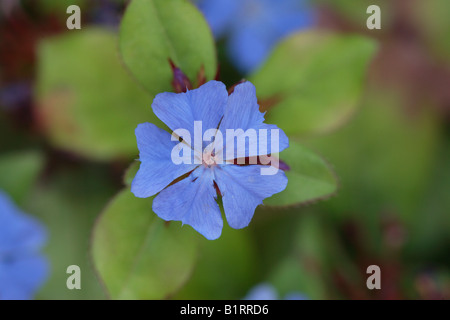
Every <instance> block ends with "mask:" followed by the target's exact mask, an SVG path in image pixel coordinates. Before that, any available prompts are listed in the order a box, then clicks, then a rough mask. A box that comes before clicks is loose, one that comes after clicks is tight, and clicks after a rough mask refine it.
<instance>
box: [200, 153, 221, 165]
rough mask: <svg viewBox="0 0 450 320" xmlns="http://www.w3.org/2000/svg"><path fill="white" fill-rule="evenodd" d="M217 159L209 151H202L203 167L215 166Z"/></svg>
mask: <svg viewBox="0 0 450 320" xmlns="http://www.w3.org/2000/svg"><path fill="white" fill-rule="evenodd" d="M217 160H218V159H217V157H216V156H215V154H214V152H210V151H204V152H203V157H202V162H203V165H204V166H207V167H211V166H215V165H216V164H217Z"/></svg>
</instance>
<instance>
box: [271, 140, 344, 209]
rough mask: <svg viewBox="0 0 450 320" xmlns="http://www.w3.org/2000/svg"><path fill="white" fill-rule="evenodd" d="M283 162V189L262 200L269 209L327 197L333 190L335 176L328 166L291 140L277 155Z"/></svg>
mask: <svg viewBox="0 0 450 320" xmlns="http://www.w3.org/2000/svg"><path fill="white" fill-rule="evenodd" d="M280 159H281V160H282V161H283V162H285V163H287V164H288V165H289V167H290V170H288V171H286V176H287V177H288V185H287V187H286V189H285V190H284V191H282V192H280V193H277V194H275V195H273V196H272V197H270V198H269V199H266V200H265V201H264V203H265V204H266V205H272V206H287V205H294V204H300V203H302V202H308V201H314V200H319V199H321V198H324V197H326V196H330V195H332V194H333V193H335V192H336V190H337V180H336V176H335V174H334V173H333V171H332V170H331V168H330V166H329V165H328V164H327V163H326V162H325V161H324V160H323V159H322V158H321V157H319V156H318V155H316V154H315V153H313V152H311V151H310V150H308V149H306V148H305V147H303V146H301V145H299V144H298V143H296V142H293V141H291V142H290V146H289V148H287V149H286V150H285V151H283V152H282V153H281V154H280Z"/></svg>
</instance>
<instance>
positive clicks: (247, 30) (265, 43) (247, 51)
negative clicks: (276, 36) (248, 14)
mask: <svg viewBox="0 0 450 320" xmlns="http://www.w3.org/2000/svg"><path fill="white" fill-rule="evenodd" d="M267 32H271V30H266V28H265V27H263V24H262V23H261V24H259V23H257V24H253V23H252V24H250V23H248V24H244V25H243V26H239V30H236V31H234V32H233V33H232V34H231V36H230V39H229V42H228V54H229V56H230V59H231V60H232V61H233V63H234V65H235V66H236V68H237V69H238V70H239V71H241V72H242V73H244V74H249V73H251V72H253V71H255V70H256V69H257V68H258V67H259V66H261V64H262V63H263V62H264V61H265V60H266V59H267V57H268V56H269V54H270V51H271V50H272V41H271V39H272V38H273V37H270V36H268V35H267Z"/></svg>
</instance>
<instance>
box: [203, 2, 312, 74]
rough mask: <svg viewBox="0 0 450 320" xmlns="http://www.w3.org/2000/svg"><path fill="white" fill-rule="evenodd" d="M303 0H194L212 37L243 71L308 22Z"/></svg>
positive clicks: (253, 68)
mask: <svg viewBox="0 0 450 320" xmlns="http://www.w3.org/2000/svg"><path fill="white" fill-rule="evenodd" d="M307 2H308V1H307V0H197V3H198V7H199V9H200V10H201V11H202V12H203V14H204V15H205V17H206V20H207V21H208V23H209V25H210V26H211V29H212V31H213V33H214V36H215V37H216V38H221V37H223V36H227V38H228V44H227V46H228V52H229V56H230V58H231V59H232V61H233V63H234V64H235V65H236V67H237V68H238V69H239V70H240V71H241V72H244V73H248V72H251V71H254V70H255V69H256V68H258V67H259V66H260V65H261V64H262V63H263V62H264V61H265V60H266V58H267V56H268V55H269V54H270V52H271V51H272V49H273V47H274V46H275V45H276V44H277V43H278V42H279V41H280V40H281V39H282V38H284V37H286V36H288V35H289V34H291V33H292V32H294V31H297V30H301V29H304V28H307V27H310V26H312V24H313V21H314V16H313V13H312V9H311V8H310V7H309V6H308V3H307Z"/></svg>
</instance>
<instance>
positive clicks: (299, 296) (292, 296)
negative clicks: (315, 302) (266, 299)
mask: <svg viewBox="0 0 450 320" xmlns="http://www.w3.org/2000/svg"><path fill="white" fill-rule="evenodd" d="M284 300H308V297H307V296H306V295H304V294H301V293H298V292H291V293H288V294H287V295H286V297H284Z"/></svg>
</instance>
